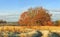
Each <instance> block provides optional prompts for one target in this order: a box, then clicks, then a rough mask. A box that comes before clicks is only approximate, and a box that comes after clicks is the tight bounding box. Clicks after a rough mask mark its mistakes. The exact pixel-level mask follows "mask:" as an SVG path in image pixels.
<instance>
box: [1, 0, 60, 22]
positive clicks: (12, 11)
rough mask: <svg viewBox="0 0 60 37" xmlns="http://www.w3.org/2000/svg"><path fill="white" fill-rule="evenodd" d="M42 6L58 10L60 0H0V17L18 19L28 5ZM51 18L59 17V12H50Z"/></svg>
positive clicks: (11, 19) (9, 19) (10, 19)
mask: <svg viewBox="0 0 60 37" xmlns="http://www.w3.org/2000/svg"><path fill="white" fill-rule="evenodd" d="M39 6H42V7H44V8H45V9H48V10H60V0H0V19H3V20H7V21H18V19H19V15H20V14H21V13H22V12H23V11H26V10H27V9H28V8H30V7H39ZM50 13H52V14H53V16H52V19H53V20H57V19H60V17H59V16H60V15H58V14H60V12H51V11H50ZM10 15H12V16H10Z"/></svg>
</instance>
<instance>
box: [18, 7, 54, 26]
mask: <svg viewBox="0 0 60 37" xmlns="http://www.w3.org/2000/svg"><path fill="white" fill-rule="evenodd" d="M19 24H20V25H24V26H26V25H27V26H31V25H39V26H40V25H41V26H52V25H53V23H52V21H51V15H50V14H49V13H48V11H46V9H44V8H42V7H37V8H30V9H28V10H27V11H25V12H24V13H22V14H21V16H20V19H19Z"/></svg>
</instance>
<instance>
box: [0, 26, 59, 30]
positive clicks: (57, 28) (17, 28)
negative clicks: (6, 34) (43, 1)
mask: <svg viewBox="0 0 60 37" xmlns="http://www.w3.org/2000/svg"><path fill="white" fill-rule="evenodd" d="M2 29H3V30H12V31H13V30H18V31H19V30H20V31H23V30H27V29H32V30H60V26H1V27H0V30H2Z"/></svg>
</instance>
